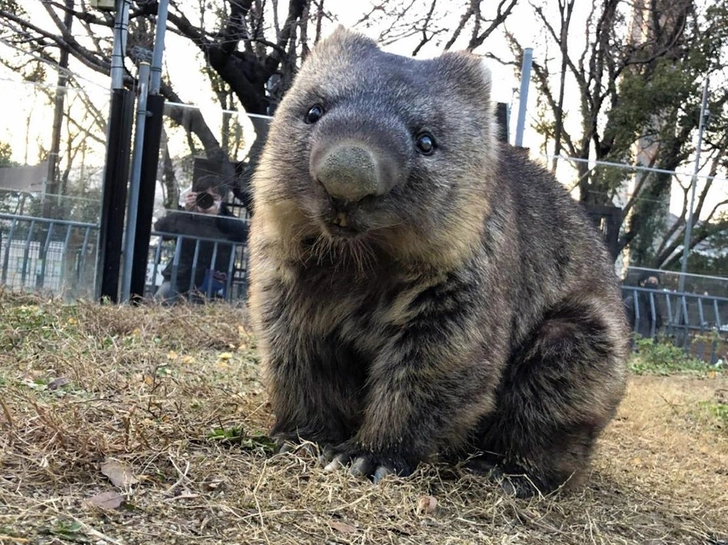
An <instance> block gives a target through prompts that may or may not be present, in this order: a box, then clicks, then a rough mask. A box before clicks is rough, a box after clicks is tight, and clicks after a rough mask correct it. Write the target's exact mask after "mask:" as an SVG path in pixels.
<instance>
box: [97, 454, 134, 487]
mask: <svg viewBox="0 0 728 545" xmlns="http://www.w3.org/2000/svg"><path fill="white" fill-rule="evenodd" d="M101 473H103V474H104V475H106V476H107V477H108V478H109V480H110V481H111V482H112V483H113V485H114V486H117V487H119V488H127V487H129V486H131V485H133V484H137V483H138V482H139V479H137V478H136V477H135V476H134V475H133V474H132V472H131V470H130V469H129V468H128V467H126V466H125V465H124V464H122V463H121V462H117V461H116V460H106V461H105V462H104V463H103V464H101Z"/></svg>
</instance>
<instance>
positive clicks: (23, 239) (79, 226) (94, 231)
mask: <svg viewBox="0 0 728 545" xmlns="http://www.w3.org/2000/svg"><path fill="white" fill-rule="evenodd" d="M97 239H98V227H97V226H96V225H95V224H92V223H83V222H77V221H67V220H57V219H53V220H52V219H47V218H38V217H32V216H18V215H12V214H4V213H0V258H1V259H2V271H1V273H0V283H1V284H2V285H4V286H8V287H11V288H18V289H25V290H28V289H31V290H38V291H46V292H52V293H59V294H60V293H63V294H65V295H67V296H71V297H79V296H85V297H93V285H94V284H93V279H94V273H95V268H96V248H97V242H98V240H97Z"/></svg>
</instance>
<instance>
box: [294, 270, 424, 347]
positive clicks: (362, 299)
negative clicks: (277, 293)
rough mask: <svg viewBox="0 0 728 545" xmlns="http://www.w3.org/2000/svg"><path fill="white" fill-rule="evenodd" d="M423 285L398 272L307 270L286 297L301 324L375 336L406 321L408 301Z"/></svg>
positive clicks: (311, 329) (318, 331) (323, 331)
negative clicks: (391, 273) (370, 272)
mask: <svg viewBox="0 0 728 545" xmlns="http://www.w3.org/2000/svg"><path fill="white" fill-rule="evenodd" d="M422 289H424V286H421V285H419V284H418V283H416V282H415V283H412V282H408V281H407V280H406V279H404V278H401V277H398V276H397V275H391V276H383V275H374V274H371V275H369V276H367V275H348V274H340V275H338V274H337V273H336V272H335V271H331V272H330V271H306V272H304V273H302V274H299V275H298V276H297V278H296V281H295V282H294V283H293V284H292V285H291V286H290V292H289V297H287V298H286V301H287V304H288V305H289V311H290V315H292V316H297V317H300V318H301V321H300V323H299V324H297V325H298V326H299V327H301V328H302V330H304V331H306V332H308V333H310V334H315V335H323V336H329V335H331V334H335V335H338V336H341V337H344V338H349V339H352V338H354V337H356V338H360V337H362V336H376V335H378V334H381V333H383V332H384V331H385V330H391V329H392V328H396V327H398V326H401V325H403V324H404V323H406V322H407V320H408V316H409V312H410V306H411V303H412V301H413V299H414V298H415V297H416V296H417V294H418V293H419V292H420V291H421V290H422Z"/></svg>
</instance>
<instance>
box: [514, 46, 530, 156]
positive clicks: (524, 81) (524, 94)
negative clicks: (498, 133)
mask: <svg viewBox="0 0 728 545" xmlns="http://www.w3.org/2000/svg"><path fill="white" fill-rule="evenodd" d="M532 61H533V49H532V48H530V47H527V48H526V49H524V50H523V64H522V65H521V92H520V93H519V100H518V102H519V105H518V122H517V124H516V146H518V147H521V146H522V145H523V130H524V127H525V125H526V103H527V102H528V84H529V82H530V80H531V63H532Z"/></svg>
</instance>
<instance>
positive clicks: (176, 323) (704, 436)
mask: <svg viewBox="0 0 728 545" xmlns="http://www.w3.org/2000/svg"><path fill="white" fill-rule="evenodd" d="M245 323H246V320H245V312H244V310H243V309H241V308H233V307H230V306H226V305H207V306H196V307H191V306H184V307H179V308H173V309H161V308H152V307H149V308H147V307H142V308H130V307H124V306H122V307H118V306H113V305H103V306H102V305H97V304H93V303H88V302H86V303H84V302H79V303H77V304H63V303H61V302H60V301H53V300H43V299H40V298H37V297H33V296H22V295H17V294H16V295H11V294H8V293H4V294H2V293H0V324H2V327H0V544H6V543H7V544H16V543H43V544H45V543H58V544H61V543H73V542H75V543H93V544H98V545H101V544H122V543H123V544H128V545H131V544H174V543H179V544H188V543H189V544H196V543H200V544H216V543H224V544H226V545H232V544H238V543H240V544H242V543H245V544H270V543H275V544H299V543H301V544H308V543H310V544H314V543H315V544H324V543H326V544H334V543H337V544H338V543H341V544H344V543H351V544H365V543H366V544H375V543H376V544H381V543H402V544H425V543H432V544H452V545H454V544H466V543H478V544H519V543H524V544H544V543H564V544H578V545H584V544H591V543H605V544H640V545H645V544H651V545H656V544H673V543H674V544H678V543H679V544H688V543H696V544H705V545H707V544H713V545H718V544H721V545H723V544H726V543H728V429H727V427H728V406H727V405H726V403H728V399H726V398H727V397H728V377H727V376H726V374H725V373H722V372H720V371H719V370H718V371H713V370H710V369H708V368H707V367H704V366H696V365H695V364H694V362H693V363H691V364H690V365H687V364H686V365H684V366H681V365H672V366H661V363H660V361H661V360H660V359H661V358H667V357H668V356H669V357H670V358H674V354H668V355H667V356H665V355H663V353H662V352H651V353H648V351H647V349H644V350H643V356H642V357H641V359H640V358H637V359H636V360H634V362H633V368H634V369H635V370H636V372H635V373H633V374H632V375H631V377H630V384H629V390H628V393H627V396H626V398H625V399H624V402H623V403H622V405H621V407H620V410H619V413H618V416H617V418H616V419H615V420H614V421H613V422H612V424H611V425H610V426H609V428H608V429H607V431H606V433H605V434H604V435H603V437H602V438H601V439H600V441H599V446H598V451H597V453H596V456H595V459H594V463H593V470H592V472H591V474H590V478H589V481H588V483H587V485H586V487H585V488H584V489H582V490H580V491H578V492H576V493H573V494H571V495H569V496H567V497H560V498H558V497H557V498H554V497H546V498H543V497H540V498H534V499H532V500H516V499H512V498H509V497H506V496H504V495H503V494H502V493H501V492H500V491H499V489H498V488H497V487H495V486H494V485H493V484H491V483H490V482H488V481H487V480H486V479H485V478H484V477H480V476H474V475H469V474H466V473H464V472H462V471H460V470H458V469H451V468H447V467H441V466H424V467H420V469H418V471H417V472H416V473H415V474H414V475H413V476H412V477H410V478H407V479H400V478H393V477H388V478H386V479H385V480H384V481H383V482H382V483H380V484H379V485H377V486H374V485H372V484H370V483H369V482H368V481H365V480H362V479H359V478H355V477H349V476H347V475H345V474H326V473H324V472H322V471H321V468H320V467H318V466H317V464H316V460H315V458H314V457H313V456H311V455H308V454H306V453H305V452H300V453H286V454H275V453H274V452H273V449H272V448H271V445H270V443H269V441H268V439H267V437H266V435H265V434H266V432H267V430H268V426H269V424H270V423H271V415H270V411H269V408H268V406H267V404H266V396H265V392H264V390H263V387H262V385H261V383H260V375H259V366H258V360H257V357H256V352H255V346H254V340H253V339H252V338H251V337H250V336H249V335H248V331H247V330H246V328H245ZM668 352H669V351H668ZM650 354H651V356H650ZM655 354H657V356H656V357H655ZM650 358H652V359H650ZM655 358H657V361H655ZM678 359H679V358H678ZM701 365H702V364H701ZM638 373H640V374H638Z"/></svg>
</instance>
